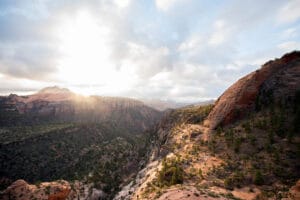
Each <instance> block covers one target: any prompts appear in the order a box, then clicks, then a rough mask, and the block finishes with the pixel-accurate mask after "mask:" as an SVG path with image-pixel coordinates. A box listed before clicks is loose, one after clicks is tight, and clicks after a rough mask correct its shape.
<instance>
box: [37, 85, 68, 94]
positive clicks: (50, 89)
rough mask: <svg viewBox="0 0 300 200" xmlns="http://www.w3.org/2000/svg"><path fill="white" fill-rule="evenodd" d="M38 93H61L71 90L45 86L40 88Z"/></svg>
mask: <svg viewBox="0 0 300 200" xmlns="http://www.w3.org/2000/svg"><path fill="white" fill-rule="evenodd" d="M38 93H39V94H61V93H71V91H70V90H69V89H67V88H61V87H58V86H52V87H45V88H43V89H41V90H40V91H39V92H38Z"/></svg>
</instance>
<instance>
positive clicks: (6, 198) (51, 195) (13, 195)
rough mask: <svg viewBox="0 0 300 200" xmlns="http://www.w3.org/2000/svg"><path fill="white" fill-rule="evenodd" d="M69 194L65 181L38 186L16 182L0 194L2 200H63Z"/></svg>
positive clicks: (69, 188)
mask: <svg viewBox="0 0 300 200" xmlns="http://www.w3.org/2000/svg"><path fill="white" fill-rule="evenodd" d="M70 192H71V187H70V184H69V183H68V182H67V181H63V180H60V181H55V182H44V183H41V184H39V185H29V184H28V183H27V182H26V181H24V180H17V181H15V182H14V183H13V184H11V185H10V186H9V187H8V188H7V189H6V190H4V191H3V193H2V194H0V199H3V200H10V199H15V200H28V199H40V200H65V199H67V198H68V196H69V194H70Z"/></svg>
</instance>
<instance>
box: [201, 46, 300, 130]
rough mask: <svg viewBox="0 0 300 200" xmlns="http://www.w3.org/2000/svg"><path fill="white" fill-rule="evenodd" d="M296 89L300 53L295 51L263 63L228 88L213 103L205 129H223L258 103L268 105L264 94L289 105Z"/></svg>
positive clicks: (298, 79) (299, 70) (299, 84)
mask: <svg viewBox="0 0 300 200" xmlns="http://www.w3.org/2000/svg"><path fill="white" fill-rule="evenodd" d="M279 86H280V87H279ZM299 89H300V52H299V51H294V52H292V53H289V54H286V55H284V56H283V57H282V58H280V59H275V60H274V61H269V62H267V63H265V64H264V65H263V66H262V67H261V68H260V69H259V70H256V71H254V72H252V73H250V74H248V75H247V76H245V77H243V78H241V79H240V80H238V81H237V82H236V83H235V84H233V85H232V86H231V87H229V88H228V89H227V90H226V91H225V92H224V93H223V94H222V95H221V96H220V97H219V99H218V100H217V101H216V103H215V106H214V109H213V110H212V112H211V113H210V114H209V116H208V118H207V120H206V121H205V125H206V126H209V127H210V128H211V129H215V128H216V127H217V126H219V125H220V126H226V125H228V124H230V123H232V122H235V121H236V120H239V119H241V118H243V117H245V116H247V115H248V114H249V112H251V111H253V110H255V108H256V106H257V103H268V101H267V95H266V94H268V95H272V96H278V97H282V96H284V97H286V99H285V101H288V100H291V99H292V98H293V95H295V92H296V91H297V90H299ZM275 99H276V98H275ZM258 101H259V102H258Z"/></svg>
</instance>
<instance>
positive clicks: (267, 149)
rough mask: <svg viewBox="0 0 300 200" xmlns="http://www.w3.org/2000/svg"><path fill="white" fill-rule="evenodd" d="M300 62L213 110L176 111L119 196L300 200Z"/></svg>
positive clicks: (287, 63) (272, 70)
mask: <svg viewBox="0 0 300 200" xmlns="http://www.w3.org/2000/svg"><path fill="white" fill-rule="evenodd" d="M299 64H300V52H292V53H289V54H286V55H284V56H283V57H282V58H280V59H276V60H274V61H270V62H268V63H266V64H265V65H263V66H262V68H261V69H259V70H257V71H256V72H253V73H251V74H249V75H247V76H245V77H243V78H242V79H240V80H239V81H238V82H237V83H235V84H234V85H233V86H231V87H230V88H229V89H228V90H226V91H225V92H224V94H223V95H222V96H221V97H220V98H219V99H218V101H217V102H216V103H215V105H214V106H213V108H212V107H201V106H200V107H191V108H182V109H178V110H175V111H171V112H170V113H169V114H168V115H167V116H165V118H164V119H163V121H161V123H160V125H159V126H158V127H157V128H156V130H155V131H154V132H155V133H156V142H155V144H156V145H155V148H154V150H153V157H152V159H151V160H150V161H149V164H148V165H147V166H146V167H145V168H144V169H143V170H141V171H140V172H139V173H138V175H137V177H136V180H135V181H133V182H131V183H130V184H129V185H128V186H126V187H124V188H123V190H122V191H121V192H120V193H119V194H118V195H117V196H116V197H115V199H136V200H137V199H173V200H177V199H297V196H298V195H299V191H298V188H297V185H298V183H297V184H296V182H297V180H299V178H300V174H299V170H298V169H299V167H300V166H299V163H300V160H299V145H300V129H299V123H300V82H299V81H300V65H299ZM210 110H211V111H210ZM155 133H154V134H155ZM295 184H296V185H295ZM293 185H295V186H293Z"/></svg>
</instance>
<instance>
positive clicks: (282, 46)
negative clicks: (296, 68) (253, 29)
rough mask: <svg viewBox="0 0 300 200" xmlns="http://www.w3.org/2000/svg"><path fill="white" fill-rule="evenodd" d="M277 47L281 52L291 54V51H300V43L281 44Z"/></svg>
mask: <svg viewBox="0 0 300 200" xmlns="http://www.w3.org/2000/svg"><path fill="white" fill-rule="evenodd" d="M277 47H278V48H279V49H281V50H284V51H285V52H290V51H294V50H299V49H300V42H296V41H288V42H284V43H281V44H279V45H278V46H277Z"/></svg>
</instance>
